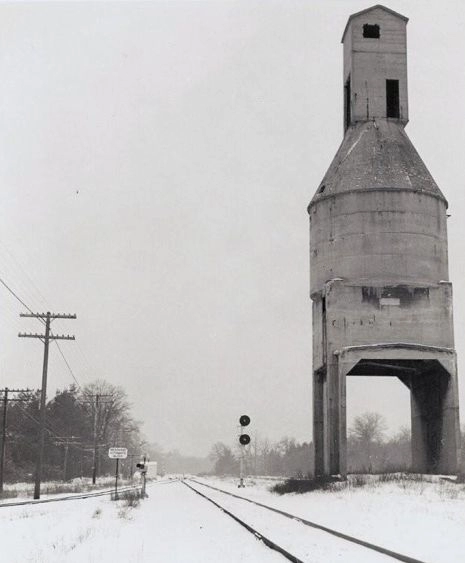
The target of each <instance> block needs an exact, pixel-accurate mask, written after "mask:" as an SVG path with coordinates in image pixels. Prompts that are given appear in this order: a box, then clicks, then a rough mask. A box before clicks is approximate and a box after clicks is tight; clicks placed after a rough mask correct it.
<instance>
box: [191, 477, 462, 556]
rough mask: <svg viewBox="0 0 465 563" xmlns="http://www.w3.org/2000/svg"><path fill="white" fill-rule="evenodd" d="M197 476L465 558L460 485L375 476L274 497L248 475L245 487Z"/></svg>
mask: <svg viewBox="0 0 465 563" xmlns="http://www.w3.org/2000/svg"><path fill="white" fill-rule="evenodd" d="M199 481H204V482H206V483H210V484H212V485H214V486H216V487H218V488H223V489H225V490H229V491H231V492H233V493H235V494H239V495H241V496H246V497H248V498H251V499H253V500H256V501H258V502H261V503H263V504H268V505H270V506H273V507H275V508H279V509H281V510H284V511H286V512H289V513H291V514H295V515H296V516H299V517H301V518H304V519H306V520H310V521H312V522H316V523H318V524H320V525H323V526H327V527H328V528H332V529H334V530H337V531H339V532H342V533H345V534H348V535H351V536H355V537H357V538H358V539H362V540H365V541H368V542H370V543H374V544H376V545H379V546H381V547H384V548H386V549H389V550H392V551H396V552H398V553H402V554H403V555H409V556H410V557H413V558H416V559H420V560H422V561H425V562H431V563H433V562H434V563H452V562H454V563H455V562H459V561H465V533H464V530H465V485H457V484H455V483H451V482H449V481H447V480H441V479H439V478H436V479H435V480H434V482H428V481H427V480H426V479H425V480H423V481H409V480H401V481H393V482H384V483H383V482H377V481H376V480H375V479H374V480H373V484H370V485H368V486H365V487H349V488H345V489H343V490H340V491H338V492H327V491H314V492H311V493H306V494H288V495H283V496H278V495H276V494H273V493H270V492H269V490H268V489H269V487H270V484H269V483H267V482H264V481H260V480H258V481H255V480H254V479H248V480H247V481H246V485H247V486H246V488H245V489H238V488H237V480H236V482H234V481H233V480H231V479H226V480H221V479H208V480H205V479H199ZM218 498H219V497H218ZM341 560H342V561H352V560H351V559H341ZM330 561H331V560H330ZM354 561H357V559H354ZM373 561H374V559H373Z"/></svg>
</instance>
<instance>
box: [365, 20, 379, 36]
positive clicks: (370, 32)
mask: <svg viewBox="0 0 465 563" xmlns="http://www.w3.org/2000/svg"><path fill="white" fill-rule="evenodd" d="M363 37H367V38H369V39H379V25H378V24H376V23H375V24H369V23H366V24H365V25H364V26H363Z"/></svg>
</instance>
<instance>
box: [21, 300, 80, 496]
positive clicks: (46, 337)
mask: <svg viewBox="0 0 465 563" xmlns="http://www.w3.org/2000/svg"><path fill="white" fill-rule="evenodd" d="M19 316H20V317H30V318H34V319H40V320H42V322H45V334H37V333H35V334H32V333H24V332H20V333H19V334H18V336H19V337H20V338H38V339H39V340H40V341H41V342H43V343H44V363H43V367H42V388H41V392H40V427H39V455H38V456H37V465H36V475H35V484H34V498H35V499H39V498H40V481H41V478H42V463H43V459H44V442H45V402H46V398H47V369H48V348H49V343H50V340H75V338H74V336H69V335H66V336H65V335H64V334H62V335H61V336H60V335H54V334H51V333H50V324H51V322H52V321H54V320H55V319H75V318H76V315H69V314H65V313H50V311H47V313H21V314H20V315H19Z"/></svg>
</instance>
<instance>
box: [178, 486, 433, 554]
mask: <svg viewBox="0 0 465 563" xmlns="http://www.w3.org/2000/svg"><path fill="white" fill-rule="evenodd" d="M189 481H190V483H191V484H196V485H201V487H208V489H210V491H209V495H208V496H207V495H204V494H203V493H200V492H199V490H198V489H197V488H195V487H191V488H193V489H194V490H195V491H196V492H198V493H199V494H202V495H203V496H205V498H207V499H208V500H210V501H211V502H213V503H214V504H216V506H218V507H219V508H222V509H223V510H225V511H226V512H227V513H228V514H229V515H231V516H232V517H233V518H235V519H238V521H240V522H241V523H242V524H244V521H243V520H242V518H245V520H246V521H247V523H248V524H249V526H250V528H251V529H254V528H253V527H252V526H256V525H258V526H259V527H260V529H261V530H262V531H263V530H265V532H264V533H267V534H268V535H269V533H270V532H271V534H272V537H273V539H275V540H276V541H280V545H281V546H282V545H285V546H286V548H279V550H280V551H281V552H282V553H283V554H284V555H285V556H286V553H287V554H288V555H290V553H289V552H288V551H287V550H288V549H292V547H293V548H294V552H296V549H297V548H298V553H299V557H302V558H303V559H302V560H303V561H309V560H311V561H320V560H321V561H328V560H330V561H332V560H333V558H336V557H337V558H342V559H343V560H344V561H357V562H358V563H362V562H366V563H372V562H373V563H375V562H378V561H379V562H380V563H381V562H382V561H384V562H387V561H392V559H395V560H396V561H402V562H403V563H423V562H422V561H420V560H418V559H414V558H412V557H409V556H406V555H402V554H400V553H396V552H393V551H391V550H388V549H385V548H383V547H380V546H377V545H374V544H371V543H369V542H366V541H364V540H360V539H358V538H355V537H353V536H349V535H346V534H343V533H340V532H338V531H336V530H333V529H331V528H328V527H325V526H321V525H319V524H316V523H315V522H310V521H308V520H305V519H303V518H300V517H297V516H295V515H293V514H289V513H287V512H284V511H282V510H279V509H277V508H273V507H270V506H267V505H265V504H262V503H259V502H256V501H253V500H251V499H248V498H246V497H242V496H239V495H235V494H233V493H231V492H229V491H225V490H223V489H220V488H218V487H214V486H212V485H209V484H207V483H202V482H199V481H197V480H194V479H190V480H189ZM189 486H190V485H189ZM203 491H205V489H203ZM212 491H213V492H212ZM218 493H219V495H218ZM225 495H227V497H226V499H225ZM218 498H219V500H220V502H221V504H219V503H217V502H216V500H217V499H218ZM244 501H245V502H244ZM247 504H249V506H248V507H247ZM250 505H252V506H250ZM231 510H233V511H234V514H233V513H231V512H230V511H231ZM264 511H269V512H272V513H273V515H272V516H274V518H273V517H271V516H270V514H265V515H264ZM239 514H240V519H239V516H238V515H239ZM277 515H279V516H280V517H281V518H279V517H278V518H277V517H276V516H277ZM282 517H285V518H286V520H287V522H286V523H284V522H283V519H282ZM256 523H257V524H256ZM299 525H300V526H299ZM302 526H306V527H307V530H306V532H307V533H305V530H302ZM308 528H311V529H312V530H308ZM309 532H310V533H309ZM260 534H261V532H260ZM328 534H330V535H332V536H334V537H335V538H338V540H342V543H341V541H334V538H328ZM278 537H279V538H281V539H280V540H278V539H277V538H278ZM266 539H267V541H268V542H270V540H269V539H268V538H266ZM344 542H345V544H344ZM348 542H349V543H348ZM272 543H273V542H272ZM351 544H353V545H351ZM275 545H276V544H275ZM287 558H288V559H290V560H291V561H301V559H298V558H297V556H295V555H293V556H291V557H287ZM334 560H335V559H334Z"/></svg>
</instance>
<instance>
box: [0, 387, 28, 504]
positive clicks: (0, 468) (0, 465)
mask: <svg viewBox="0 0 465 563" xmlns="http://www.w3.org/2000/svg"><path fill="white" fill-rule="evenodd" d="M31 392H32V390H31V389H8V387H5V389H0V393H3V417H2V418H3V425H2V448H1V450H0V493H2V492H3V474H4V469H5V445H6V420H7V408H8V400H10V401H22V400H23V399H11V398H10V399H9V398H8V393H31Z"/></svg>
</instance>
